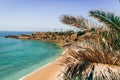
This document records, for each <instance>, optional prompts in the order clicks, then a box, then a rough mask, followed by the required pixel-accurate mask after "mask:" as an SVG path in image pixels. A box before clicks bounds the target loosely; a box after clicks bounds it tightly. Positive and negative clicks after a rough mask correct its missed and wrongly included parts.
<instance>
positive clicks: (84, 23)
mask: <svg viewBox="0 0 120 80" xmlns="http://www.w3.org/2000/svg"><path fill="white" fill-rule="evenodd" d="M60 21H61V22H62V23H64V24H67V25H71V26H75V27H77V28H80V29H82V30H86V29H88V30H90V29H92V28H97V27H100V26H99V25H97V24H95V23H93V22H91V21H89V20H87V19H85V18H83V17H78V16H76V17H75V16H69V15H63V16H62V17H61V18H60Z"/></svg>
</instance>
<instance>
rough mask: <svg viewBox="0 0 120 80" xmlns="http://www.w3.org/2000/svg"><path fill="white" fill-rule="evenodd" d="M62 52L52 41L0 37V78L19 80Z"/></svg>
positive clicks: (0, 79)
mask: <svg viewBox="0 0 120 80" xmlns="http://www.w3.org/2000/svg"><path fill="white" fill-rule="evenodd" d="M6 34H7V33H6ZM0 35H2V36H3V32H0ZM62 52H63V49H62V48H60V47H59V46H58V45H56V44H54V43H49V42H41V41H32V40H17V39H8V38H3V37H0V80H19V79H20V78H21V77H23V76H25V75H27V74H29V73H31V72H32V71H34V70H36V69H37V68H39V67H42V66H43V65H45V64H48V63H49V62H51V61H53V60H55V59H56V58H57V57H59V56H60V55H61V53H62Z"/></svg>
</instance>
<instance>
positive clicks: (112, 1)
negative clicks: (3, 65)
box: [0, 0, 120, 31]
mask: <svg viewBox="0 0 120 80" xmlns="http://www.w3.org/2000/svg"><path fill="white" fill-rule="evenodd" d="M90 10H105V11H109V12H113V13H116V14H117V15H120V2H119V0H0V31H41V30H50V29H69V26H68V25H64V24H62V23H61V22H60V19H59V18H60V17H61V16H62V15H73V16H81V15H82V16H84V17H89V11H90Z"/></svg>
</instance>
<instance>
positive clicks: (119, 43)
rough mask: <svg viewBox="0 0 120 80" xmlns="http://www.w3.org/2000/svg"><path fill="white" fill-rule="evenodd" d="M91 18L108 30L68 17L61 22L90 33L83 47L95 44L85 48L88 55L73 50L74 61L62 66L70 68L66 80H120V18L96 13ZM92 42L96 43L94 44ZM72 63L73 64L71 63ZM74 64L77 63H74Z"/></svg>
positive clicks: (67, 70) (86, 21)
mask: <svg viewBox="0 0 120 80" xmlns="http://www.w3.org/2000/svg"><path fill="white" fill-rule="evenodd" d="M90 16H93V17H95V18H97V19H98V20H99V21H100V22H103V23H104V27H102V28H101V25H98V24H95V23H94V22H91V21H88V20H86V19H85V18H83V17H74V16H68V15H64V16H62V17H61V18H60V19H61V22H63V23H64V24H67V25H71V26H75V27H77V28H80V29H82V30H84V31H85V32H86V34H85V35H83V36H81V39H82V40H81V43H82V42H83V41H86V42H85V43H84V45H86V44H87V42H89V43H91V42H93V43H94V45H93V44H91V45H89V46H87V47H83V45H82V46H80V47H82V48H84V49H85V51H82V50H79V52H76V51H74V50H71V49H70V50H69V52H68V54H69V55H70V56H72V57H65V59H64V60H63V61H62V63H65V64H69V65H68V67H67V68H66V71H65V75H64V79H65V80H120V50H119V49H120V36H119V33H120V17H119V16H116V15H114V14H112V13H107V12H104V11H99V10H94V11H90ZM91 40H92V41H91ZM68 59H70V60H68ZM71 60H72V61H73V62H71Z"/></svg>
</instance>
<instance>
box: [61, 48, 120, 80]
mask: <svg viewBox="0 0 120 80" xmlns="http://www.w3.org/2000/svg"><path fill="white" fill-rule="evenodd" d="M68 53H69V56H65V58H64V60H62V63H63V64H69V65H68V67H67V68H66V71H65V75H64V80H86V78H88V80H99V79H100V80H104V79H106V80H107V79H108V80H109V79H110V80H111V79H112V80H113V79H115V80H119V79H120V54H118V55H114V53H113V52H112V51H110V52H109V53H108V51H106V49H103V50H98V49H97V48H95V47H91V48H90V47H89V48H86V50H84V51H83V50H80V51H79V52H76V51H74V50H73V49H69V52H68ZM93 75H94V76H93ZM91 76H92V77H91ZM76 78H79V79H76ZM92 78H94V79H92Z"/></svg>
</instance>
